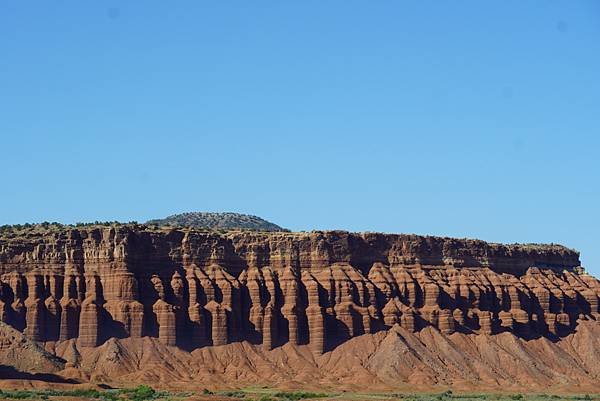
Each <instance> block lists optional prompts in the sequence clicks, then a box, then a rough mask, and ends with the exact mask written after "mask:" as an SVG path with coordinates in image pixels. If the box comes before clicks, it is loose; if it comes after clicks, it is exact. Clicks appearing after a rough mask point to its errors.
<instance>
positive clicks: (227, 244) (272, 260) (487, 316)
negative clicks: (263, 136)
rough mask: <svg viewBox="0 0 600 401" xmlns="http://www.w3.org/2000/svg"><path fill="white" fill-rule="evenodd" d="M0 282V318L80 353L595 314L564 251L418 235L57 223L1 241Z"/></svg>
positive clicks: (574, 258)
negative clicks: (122, 345) (128, 344)
mask: <svg viewBox="0 0 600 401" xmlns="http://www.w3.org/2000/svg"><path fill="white" fill-rule="evenodd" d="M0 280H1V281H0V319H1V320H2V321H4V322H6V323H8V324H9V325H11V326H13V327H14V328H16V329H17V330H20V331H22V332H24V333H25V334H26V335H27V336H28V337H29V338H31V339H32V340H35V341H39V342H49V341H58V342H60V341H65V340H69V339H77V342H78V344H79V346H81V347H96V346H99V345H101V344H103V343H104V342H105V341H107V340H108V339H110V338H111V337H117V338H125V337H143V336H151V337H156V338H158V339H159V340H160V341H161V342H162V343H164V344H166V345H169V346H178V347H182V348H185V349H190V350H191V349H196V348H200V347H205V346H220V345H225V344H228V343H231V342H237V341H249V342H251V343H253V344H262V345H263V346H264V347H265V348H268V349H272V348H275V347H279V346H281V345H283V344H285V343H292V344H296V345H302V344H308V345H309V346H310V349H311V350H313V352H315V353H323V352H326V351H327V350H329V349H331V348H333V347H336V346H337V345H339V344H341V343H343V342H345V341H347V340H348V339H350V338H352V337H356V336H359V335H362V334H368V333H374V332H377V331H380V330H386V329H389V328H390V327H392V326H394V325H399V326H401V327H403V328H405V329H408V330H411V331H419V330H421V329H423V328H424V327H428V326H429V327H434V328H437V329H438V330H439V331H441V332H442V333H444V334H451V333H454V332H456V331H459V332H464V333H473V334H481V335H495V334H498V333H501V332H505V331H508V332H512V333H514V334H515V335H517V336H520V337H525V338H528V337H531V336H546V337H556V336H563V335H566V334H568V333H570V332H572V331H573V330H574V329H575V327H576V325H577V323H578V321H580V320H581V319H586V320H595V319H597V318H598V317H599V316H600V315H599V312H600V311H599V302H598V297H599V295H600V283H599V282H598V280H596V279H595V278H594V277H591V276H589V275H587V274H585V273H583V272H582V269H581V268H579V254H578V253H577V252H575V251H573V250H570V249H567V248H564V247H561V246H558V245H547V246H544V245H501V244H489V243H486V242H483V241H477V240H464V239H463V240H459V239H451V238H438V237H422V236H416V235H392V234H374V233H373V234H371V233H366V234H354V233H348V232H340V231H331V232H311V233H286V232H275V233H256V232H240V231H232V232H226V233H222V234H218V233H215V232H202V231H195V230H188V229H186V230H175V229H171V230H166V229H165V230H161V229H156V230H150V229H149V228H147V227H144V226H119V227H111V228H95V229H65V230H64V231H55V232H47V233H33V234H31V235H28V236H24V237H18V236H17V237H12V238H1V239H0Z"/></svg>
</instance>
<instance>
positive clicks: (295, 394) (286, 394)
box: [274, 391, 328, 401]
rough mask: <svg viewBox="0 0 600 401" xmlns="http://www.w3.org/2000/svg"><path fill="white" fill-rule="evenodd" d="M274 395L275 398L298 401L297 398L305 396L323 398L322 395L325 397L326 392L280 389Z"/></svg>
mask: <svg viewBox="0 0 600 401" xmlns="http://www.w3.org/2000/svg"><path fill="white" fill-rule="evenodd" d="M274 396H275V397H277V398H281V399H282V400H286V401H287V400H289V401H298V400H304V399H307V398H323V397H327V396H328V395H327V394H323V393H310V392H305V391H296V392H284V391H280V392H278V393H275V394H274Z"/></svg>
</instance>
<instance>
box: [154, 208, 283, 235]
mask: <svg viewBox="0 0 600 401" xmlns="http://www.w3.org/2000/svg"><path fill="white" fill-rule="evenodd" d="M146 224H148V225H158V226H169V227H193V228H204V229H212V230H217V231H220V230H224V231H226V230H244V231H289V230H286V229H284V228H281V227H280V226H278V225H277V224H273V223H271V222H269V221H267V220H265V219H262V218H260V217H258V216H252V215H249V214H242V213H231V212H225V213H208V212H191V213H181V214H174V215H172V216H168V217H165V218H164V219H156V220H149V221H147V222H146Z"/></svg>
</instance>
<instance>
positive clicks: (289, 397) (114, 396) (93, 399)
mask: <svg viewBox="0 0 600 401" xmlns="http://www.w3.org/2000/svg"><path fill="white" fill-rule="evenodd" d="M198 396H200V397H202V398H198ZM61 397H71V398H72V399H74V400H73V401H75V400H77V401H80V400H81V401H87V400H89V401H153V400H156V401H186V400H187V399H188V398H189V397H193V398H194V399H195V400H207V401H210V400H211V399H213V397H217V398H214V399H215V400H216V399H219V400H221V399H227V398H229V399H236V398H237V399H244V400H248V401H299V400H317V399H319V400H322V401H326V400H333V399H344V400H346V399H348V400H401V401H439V400H442V401H452V400H460V401H482V400H485V401H511V400H523V401H600V394H596V395H590V394H573V395H564V396H560V395H548V394H492V393H475V394H469V393H460V394H455V393H453V392H452V391H445V392H442V393H435V394H432V393H388V394H385V393H383V394H382V393H372V394H369V393H361V394H352V393H344V397H342V398H340V394H339V393H338V394H326V393H313V392H308V391H277V390H269V389H258V388H255V389H245V390H230V391H218V392H213V391H210V390H207V389H204V390H202V391H196V392H167V391H157V390H155V389H153V388H152V387H150V386H147V385H140V386H138V387H135V388H128V389H114V390H112V389H111V390H96V389H74V390H12V391H9V390H0V400H31V401H37V400H56V401H58V400H60V399H61Z"/></svg>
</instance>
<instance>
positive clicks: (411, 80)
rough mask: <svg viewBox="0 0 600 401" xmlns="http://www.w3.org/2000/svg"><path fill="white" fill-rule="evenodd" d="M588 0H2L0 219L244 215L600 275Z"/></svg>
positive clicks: (597, 8)
mask: <svg viewBox="0 0 600 401" xmlns="http://www.w3.org/2000/svg"><path fill="white" fill-rule="evenodd" d="M599 74H600V2H597V1H521V0H519V1H497V2H489V1H486V2H482V1H460V2H444V1H436V2H427V1H410V2H409V1H406V2H404V1H377V2H373V1H360V2H359V1H299V2H282V1H262V2H261V1H257V2H248V1H227V2H225V1H213V2H209V1H189V2H186V1H177V2H167V1H127V2H121V1H110V2H105V1H38V2H27V1H16V0H15V1H10V0H8V1H2V2H1V3H0V135H1V142H0V143H1V149H2V152H1V158H0V168H1V171H2V185H0V224H7V223H22V222H38V221H43V220H49V221H53V220H56V221H61V222H65V223H70V222H76V221H93V220H114V219H118V220H125V221H127V220H138V221H145V220H146V219H149V218H156V217H162V216H165V215H168V214H172V213H177V212H183V211H193V210H200V211H238V212H246V213H252V214H256V215H259V216H262V217H264V218H267V219H269V220H272V221H274V222H276V223H278V224H280V225H283V226H285V227H288V228H291V229H294V230H311V229H334V228H339V229H347V230H357V231H364V230H368V231H386V232H413V233H421V234H435V235H447V236H457V237H476V238H482V239H485V240H490V241H498V242H557V243H562V244H565V245H567V246H570V247H574V248H576V249H578V250H580V251H581V252H582V260H583V263H584V265H585V266H586V267H587V268H588V270H590V271H592V272H593V273H595V274H596V275H597V276H598V275H600V248H599V245H600V237H599V234H598V233H599V230H600V161H599V151H600V76H599Z"/></svg>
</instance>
